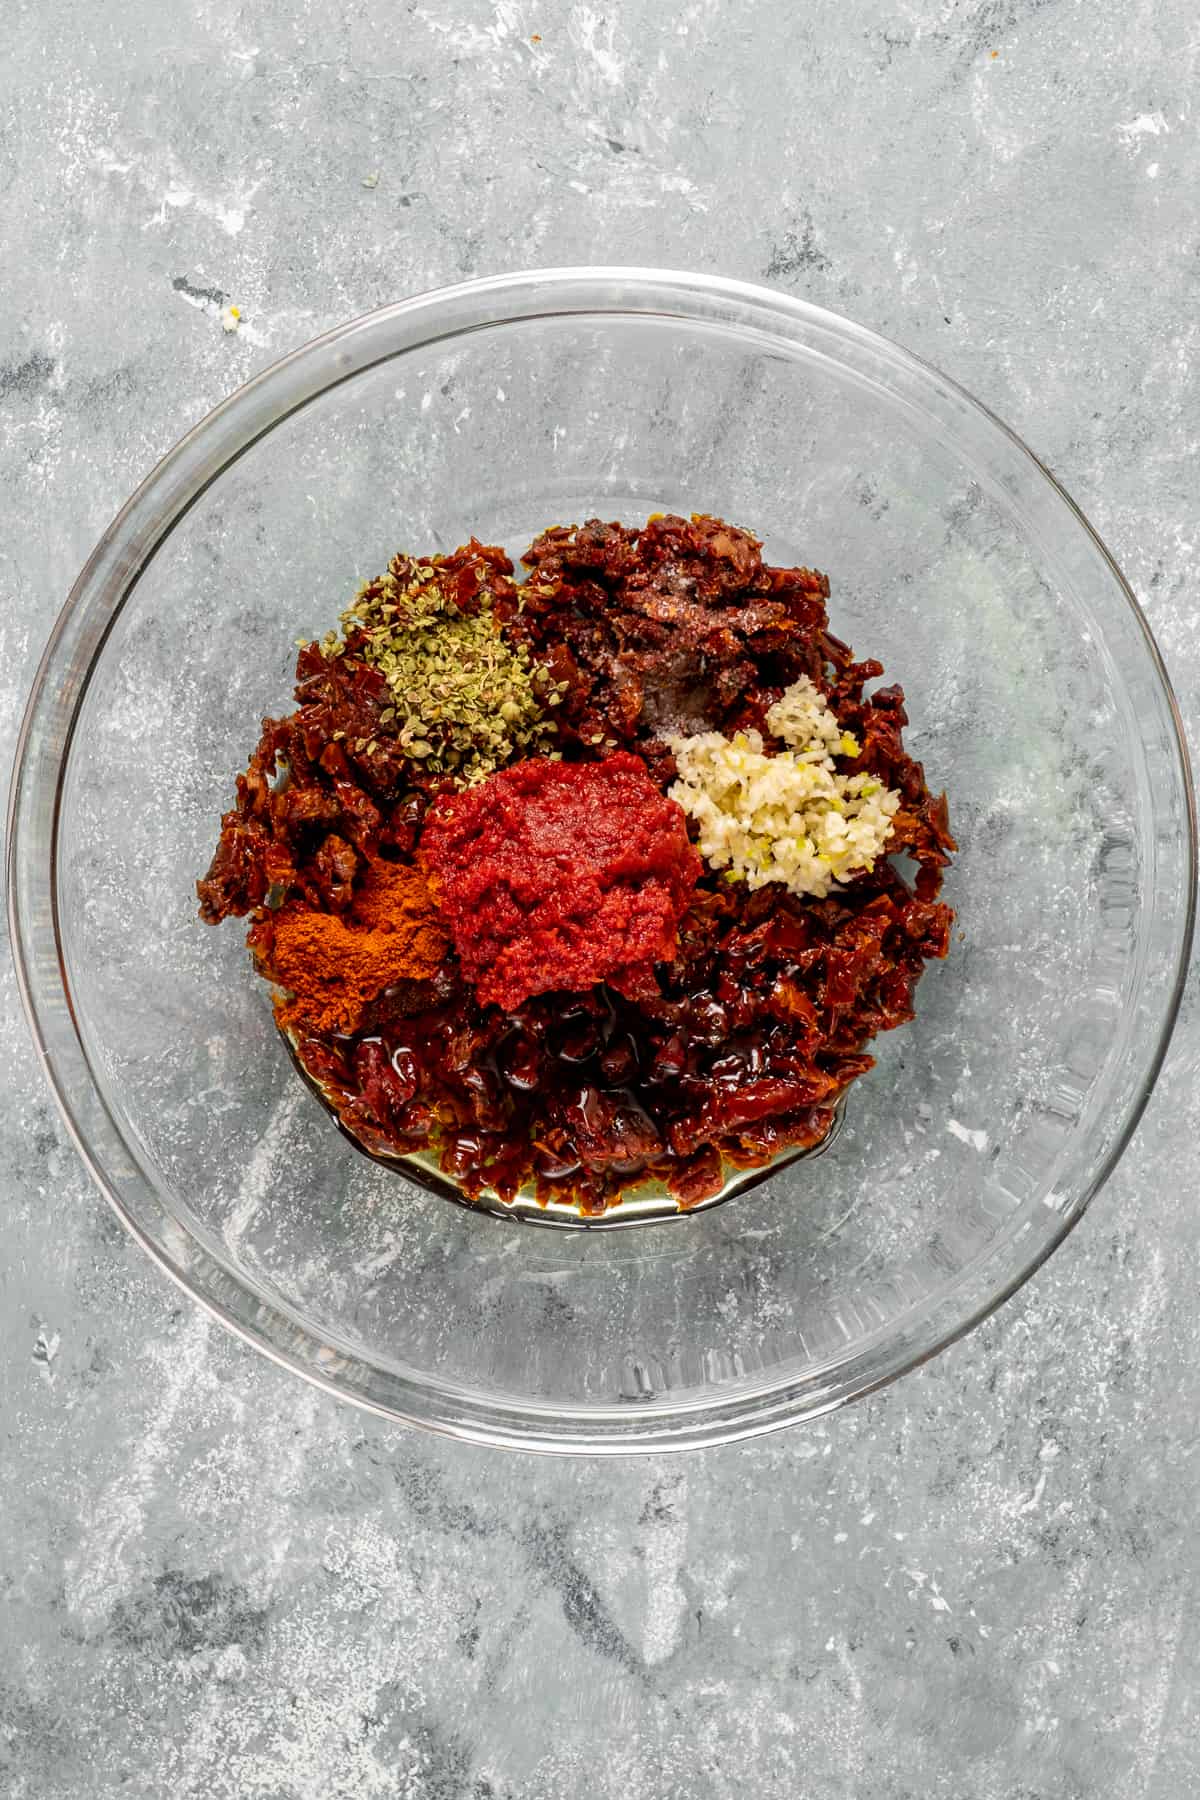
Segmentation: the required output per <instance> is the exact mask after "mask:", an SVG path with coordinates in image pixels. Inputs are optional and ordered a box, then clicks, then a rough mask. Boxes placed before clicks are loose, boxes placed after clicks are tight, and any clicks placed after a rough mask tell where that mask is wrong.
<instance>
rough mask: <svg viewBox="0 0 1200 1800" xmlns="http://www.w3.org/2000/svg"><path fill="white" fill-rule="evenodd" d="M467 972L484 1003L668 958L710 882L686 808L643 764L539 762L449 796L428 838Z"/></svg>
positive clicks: (617, 974)
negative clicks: (704, 879) (691, 837)
mask: <svg viewBox="0 0 1200 1800" xmlns="http://www.w3.org/2000/svg"><path fill="white" fill-rule="evenodd" d="M420 854H421V860H422V862H423V863H424V865H425V868H426V870H427V871H428V873H429V874H430V876H431V877H432V879H433V881H434V883H435V891H436V893H437V896H438V899H439V902H440V905H441V909H442V914H443V918H444V922H445V923H447V924H448V925H449V928H450V931H451V934H452V936H453V939H454V945H455V949H456V950H457V951H458V956H459V961H460V962H461V964H462V969H463V973H464V975H465V977H466V979H467V980H468V981H470V982H471V983H472V984H473V985H474V988H475V992H476V995H477V997H478V998H479V1000H480V1001H481V1002H483V1004H484V1005H494V1006H500V1007H503V1008H504V1009H505V1011H508V1012H511V1011H513V1010H514V1009H515V1008H516V1007H518V1006H520V1005H521V1003H522V1002H523V1001H525V1000H528V999H529V998H530V996H531V995H533V994H545V993H550V992H554V991H558V990H562V991H566V992H574V993H579V992H582V991H585V990H586V989H588V988H590V987H592V986H594V985H595V983H596V982H599V981H607V982H608V983H609V984H610V985H611V986H613V987H616V988H618V989H620V990H622V991H624V992H633V991H635V990H636V989H637V987H638V985H639V983H641V982H644V981H645V980H646V979H647V978H648V977H649V976H650V974H651V971H652V969H653V966H654V964H655V963H660V962H670V961H671V960H672V959H673V957H674V955H675V953H676V949H677V947H678V941H679V939H678V931H679V921H680V919H681V918H682V916H683V914H684V912H685V911H686V910H687V906H688V902H689V900H690V899H691V896H692V890H693V888H694V887H695V885H696V881H697V878H698V876H699V874H700V859H699V857H698V856H697V854H696V852H695V851H694V850H693V848H692V846H691V844H690V843H689V841H688V833H687V820H686V818H685V817H684V813H683V809H682V808H681V807H680V806H679V805H678V804H677V803H676V802H675V801H674V800H670V799H668V798H667V797H666V795H664V794H663V793H662V791H661V790H660V789H659V788H658V787H656V786H655V784H654V782H652V781H651V779H650V777H649V775H648V774H647V773H646V768H645V765H644V763H643V762H642V761H641V760H640V758H638V757H636V756H632V755H630V754H629V753H628V752H622V753H621V754H619V755H616V756H610V757H608V758H607V759H606V760H605V761H604V762H596V763H564V762H552V761H549V760H547V759H536V760H532V761H528V762H522V763H517V764H515V765H514V766H513V767H512V768H508V769H503V770H501V771H500V772H499V773H498V774H495V775H492V776H490V777H489V778H488V780H487V781H483V782H480V783H479V785H478V786H476V787H470V788H466V789H464V790H463V791H462V792H461V793H457V794H453V795H450V796H449V797H447V798H444V799H441V800H439V801H438V802H437V804H436V805H435V806H434V808H433V809H432V811H431V812H430V814H429V817H428V820H427V822H426V826H425V831H424V834H423V836H422V838H421V850H420Z"/></svg>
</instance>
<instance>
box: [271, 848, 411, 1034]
mask: <svg viewBox="0 0 1200 1800" xmlns="http://www.w3.org/2000/svg"><path fill="white" fill-rule="evenodd" d="M251 942H252V945H253V948H254V950H255V954H256V955H257V957H258V960H259V963H260V966H261V967H262V970H263V973H264V974H266V975H267V976H268V977H269V978H270V979H271V980H272V981H275V982H278V984H279V986H280V987H282V988H286V989H287V990H288V992H289V993H290V995H291V998H290V999H289V1000H287V1001H281V1002H279V1004H278V1007H277V1013H278V1017H279V1022H280V1024H281V1025H283V1026H285V1027H293V1026H294V1027H297V1028H299V1029H301V1030H303V1031H320V1032H348V1031H355V1030H357V1028H358V1026H359V1024H360V1023H361V1021H362V1016H363V1011H364V1008H365V1007H366V1006H367V1005H368V1004H369V1003H370V1002H371V1001H372V1000H374V999H375V998H376V997H377V996H378V995H379V994H381V993H383V992H384V991H385V990H386V989H388V988H391V987H394V986H396V985H397V984H398V983H400V982H414V981H426V980H428V979H429V977H430V976H432V975H433V974H434V973H435V972H436V971H437V969H438V968H439V967H440V965H441V963H442V962H443V961H444V959H445V955H446V949H447V943H446V938H445V936H444V934H443V932H442V930H441V927H440V924H439V922H438V919H437V915H436V913H435V912H434V909H433V905H432V902H431V900H430V897H429V890H428V888H427V886H426V884H425V877H424V876H423V875H422V874H421V871H420V870H419V869H414V868H410V867H405V866H404V865H402V864H400V863H386V862H373V863H371V864H369V865H368V867H367V871H366V874H365V875H364V877H363V879H362V882H361V884H360V886H359V887H358V889H357V890H356V891H355V894H354V899H353V903H352V904H351V907H350V911H349V913H348V914H345V915H343V914H341V913H326V912H313V911H311V910H310V909H309V908H308V907H307V906H305V905H303V904H291V905H288V906H285V907H284V908H283V909H282V911H281V912H279V913H278V914H277V915H275V916H274V917H273V918H269V919H267V920H266V921H264V922H263V923H261V924H260V925H258V926H256V927H255V929H254V933H253V934H252V937H251Z"/></svg>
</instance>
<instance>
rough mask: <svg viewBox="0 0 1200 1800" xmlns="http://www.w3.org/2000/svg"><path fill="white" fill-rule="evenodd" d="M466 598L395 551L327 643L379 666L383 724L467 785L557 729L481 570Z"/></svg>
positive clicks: (429, 765) (432, 568) (417, 755)
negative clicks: (385, 700)
mask: <svg viewBox="0 0 1200 1800" xmlns="http://www.w3.org/2000/svg"><path fill="white" fill-rule="evenodd" d="M469 605H470V606H471V610H470V611H464V610H463V609H462V608H461V607H459V606H458V604H457V603H456V601H455V600H453V599H452V598H451V597H450V596H449V595H448V594H447V593H446V592H445V591H444V590H443V588H442V585H441V577H440V571H439V570H438V568H437V566H436V565H435V564H433V563H429V562H421V561H418V560H416V559H414V558H412V557H406V556H397V557H395V558H393V560H392V563H391V565H390V566H389V568H388V572H387V574H386V575H384V576H381V577H380V578H379V579H378V580H376V581H369V582H368V583H367V584H366V586H365V587H364V588H362V589H361V590H360V592H359V593H358V595H357V596H356V598H355V601H354V604H353V605H352V606H351V607H349V608H348V609H347V611H346V612H344V613H343V614H342V620H341V623H342V631H343V641H342V642H341V643H338V644H336V647H335V648H334V649H333V650H326V655H330V654H335V655H340V654H341V653H342V652H343V651H344V650H346V649H349V650H350V651H351V652H352V654H354V655H355V656H360V657H362V659H363V660H364V661H365V662H367V663H369V664H371V666H372V667H373V668H376V669H378V670H379V672H380V674H381V675H383V677H384V678H385V680H386V681H387V684H388V687H389V689H390V690H391V704H390V705H389V706H387V707H385V708H384V709H383V710H382V711H381V713H380V716H379V724H380V727H381V728H384V729H386V730H387V731H388V733H389V735H393V734H394V736H395V738H396V739H397V741H398V743H399V746H400V748H401V749H402V750H403V752H404V753H405V755H407V756H410V757H412V758H413V759H414V761H418V762H420V764H421V766H422V768H423V770H424V771H425V772H426V773H427V774H431V775H449V776H452V777H454V778H455V779H456V780H458V781H461V782H463V783H465V784H471V783H474V782H477V781H483V780H484V779H485V778H486V777H487V776H488V775H491V774H492V773H494V771H495V770H496V769H499V768H502V767H503V766H504V765H505V764H506V763H508V762H511V761H512V760H513V758H514V757H517V756H528V755H531V754H536V753H537V752H538V751H539V750H541V749H542V748H543V747H544V745H545V740H546V739H547V738H551V737H553V735H554V724H553V721H552V720H551V719H548V718H547V717H546V715H545V712H544V710H543V706H542V703H541V701H540V700H539V699H538V695H537V693H536V692H535V689H534V677H535V670H534V668H533V666H532V665H531V664H530V662H529V659H528V657H527V656H526V654H525V652H524V650H522V649H520V648H519V647H514V646H513V645H511V644H508V643H506V642H505V640H504V639H503V638H502V637H501V635H500V628H499V626H498V624H497V622H496V620H495V618H494V617H493V614H492V609H491V602H490V599H489V596H488V593H487V588H486V586H485V585H484V584H483V580H482V577H481V578H480V587H479V590H478V593H477V594H475V595H472V596H471V597H470V599H469ZM327 641H328V640H327Z"/></svg>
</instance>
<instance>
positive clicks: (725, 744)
mask: <svg viewBox="0 0 1200 1800" xmlns="http://www.w3.org/2000/svg"><path fill="white" fill-rule="evenodd" d="M767 725H768V726H769V728H770V730H771V731H772V733H773V734H774V735H775V736H776V737H778V738H782V739H783V741H784V743H785V744H786V745H787V746H788V748H787V749H786V750H781V751H779V752H778V754H777V755H774V756H769V755H767V753H766V752H765V751H764V749H763V740H762V737H761V735H760V733H759V732H757V731H745V732H739V733H738V735H737V737H735V738H732V739H730V738H727V737H724V736H722V734H721V733H720V732H718V731H706V732H701V733H699V734H698V735H697V736H694V737H686V738H681V737H674V738H670V739H668V742H669V744H670V746H671V749H672V751H673V752H674V756H675V763H676V767H677V768H678V771H679V779H678V781H676V782H675V784H674V786H673V787H672V789H671V795H672V798H673V799H675V800H677V801H678V802H679V804H680V806H682V808H683V810H684V812H685V813H687V815H688V817H689V818H690V819H694V820H695V822H696V824H697V825H698V826H699V828H700V835H699V849H700V854H701V856H703V858H704V860H705V862H706V863H708V864H709V866H710V867H711V868H714V869H724V870H725V871H726V880H731V881H745V882H746V883H747V884H748V885H749V886H750V887H752V888H757V887H764V886H765V885H766V884H767V882H769V881H778V882H781V883H782V884H783V885H784V886H785V887H787V888H789V889H790V890H791V892H792V893H793V894H808V895H811V896H812V897H814V898H815V899H823V898H824V897H825V895H826V894H828V893H829V891H830V889H831V888H833V887H835V886H836V885H837V884H838V883H839V882H841V881H845V880H846V879H848V877H850V876H851V875H855V874H857V873H858V872H859V870H861V869H867V870H870V869H872V868H873V867H874V865H875V860H876V858H877V857H878V856H880V855H881V854H882V852H883V848H884V845H885V844H886V842H887V840H888V838H889V837H890V835H891V831H892V816H893V814H894V813H895V812H896V811H897V809H898V808H899V805H900V795H899V794H898V793H896V792H894V791H892V790H891V789H886V788H884V787H883V786H882V785H881V784H880V783H879V782H878V781H877V780H876V779H875V778H874V776H872V775H868V774H857V775H844V774H841V773H839V771H838V770H837V768H836V767H835V765H834V757H835V756H857V755H858V754H859V745H858V742H857V740H856V739H855V737H854V735H853V733H851V732H849V731H843V730H842V727H841V725H840V724H839V723H838V720H837V718H836V716H835V715H834V714H833V713H832V712H831V711H830V709H829V705H828V702H827V701H826V699H825V696H824V695H823V694H822V693H821V692H820V690H819V689H818V688H816V687H815V686H814V685H813V683H812V682H811V681H810V680H809V679H808V677H807V676H805V675H802V676H801V677H800V679H799V680H798V681H794V682H793V683H792V685H791V687H789V688H788V689H787V691H786V692H785V693H784V694H783V695H782V697H781V698H780V699H779V700H778V701H777V702H776V704H775V705H774V706H773V707H772V708H771V710H770V712H768V714H767Z"/></svg>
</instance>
